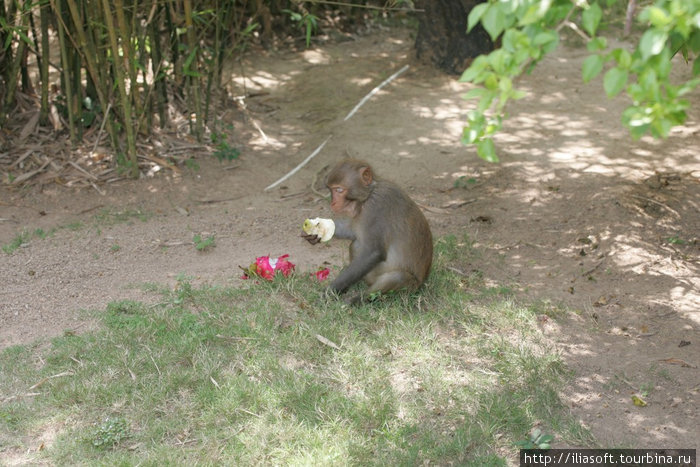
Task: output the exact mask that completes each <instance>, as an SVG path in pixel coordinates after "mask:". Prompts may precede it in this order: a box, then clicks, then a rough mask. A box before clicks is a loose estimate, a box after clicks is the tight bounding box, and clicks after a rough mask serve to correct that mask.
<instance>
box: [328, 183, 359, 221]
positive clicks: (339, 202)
mask: <svg viewBox="0 0 700 467" xmlns="http://www.w3.org/2000/svg"><path fill="white" fill-rule="evenodd" d="M328 188H329V189H330V190H331V210H332V211H333V212H334V213H336V214H344V215H346V216H350V217H355V216H356V215H357V201H355V200H353V199H350V198H349V197H348V194H349V191H348V189H347V188H345V187H344V186H342V185H329V186H328Z"/></svg>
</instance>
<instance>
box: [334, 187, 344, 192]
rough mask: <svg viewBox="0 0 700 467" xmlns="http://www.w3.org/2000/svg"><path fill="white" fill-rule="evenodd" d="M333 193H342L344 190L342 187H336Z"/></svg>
mask: <svg viewBox="0 0 700 467" xmlns="http://www.w3.org/2000/svg"><path fill="white" fill-rule="evenodd" d="M333 191H335V192H336V193H342V192H344V191H345V190H344V189H343V187H342V186H338V187H335V188H333Z"/></svg>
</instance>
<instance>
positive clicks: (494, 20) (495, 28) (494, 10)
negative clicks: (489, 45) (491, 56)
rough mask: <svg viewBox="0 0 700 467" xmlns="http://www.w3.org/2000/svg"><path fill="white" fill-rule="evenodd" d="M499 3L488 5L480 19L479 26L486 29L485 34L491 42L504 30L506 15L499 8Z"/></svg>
mask: <svg viewBox="0 0 700 467" xmlns="http://www.w3.org/2000/svg"><path fill="white" fill-rule="evenodd" d="M499 5H500V4H499V3H489V6H488V8H487V9H486V11H485V12H484V15H483V16H482V18H481V24H482V25H483V26H484V29H486V32H488V33H489V36H491V40H492V41H495V40H496V39H498V36H500V35H501V33H502V32H503V30H504V29H505V28H506V15H505V14H504V13H503V11H502V10H501V8H500V7H499Z"/></svg>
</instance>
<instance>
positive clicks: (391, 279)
mask: <svg viewBox="0 0 700 467" xmlns="http://www.w3.org/2000/svg"><path fill="white" fill-rule="evenodd" d="M417 285H418V281H417V280H416V278H415V277H414V276H413V274H410V273H408V272H406V271H389V272H385V273H383V274H380V275H379V276H377V277H376V279H374V282H372V283H371V284H370V286H369V288H368V289H367V291H366V292H364V293H358V294H355V295H353V296H351V297H347V298H346V299H345V302H346V303H347V304H349V305H356V304H358V303H362V302H364V301H366V300H367V298H369V296H370V295H372V294H373V293H375V292H381V293H386V292H391V291H393V290H399V289H415V288H417Z"/></svg>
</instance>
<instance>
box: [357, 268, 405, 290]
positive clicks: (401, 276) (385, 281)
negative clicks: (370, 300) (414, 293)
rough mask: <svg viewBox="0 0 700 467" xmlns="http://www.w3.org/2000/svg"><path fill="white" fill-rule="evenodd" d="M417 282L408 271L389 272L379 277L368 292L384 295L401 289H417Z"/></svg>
mask: <svg viewBox="0 0 700 467" xmlns="http://www.w3.org/2000/svg"><path fill="white" fill-rule="evenodd" d="M417 282H418V281H416V278H415V277H414V276H413V274H410V273H409V272H407V271H401V270H394V271H388V272H385V273H383V274H381V275H379V276H377V278H376V279H375V280H374V282H372V283H371V284H370V286H369V289H368V290H367V292H368V293H370V294H372V293H374V292H382V293H383V292H390V291H392V290H399V289H415V288H416V286H417Z"/></svg>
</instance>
